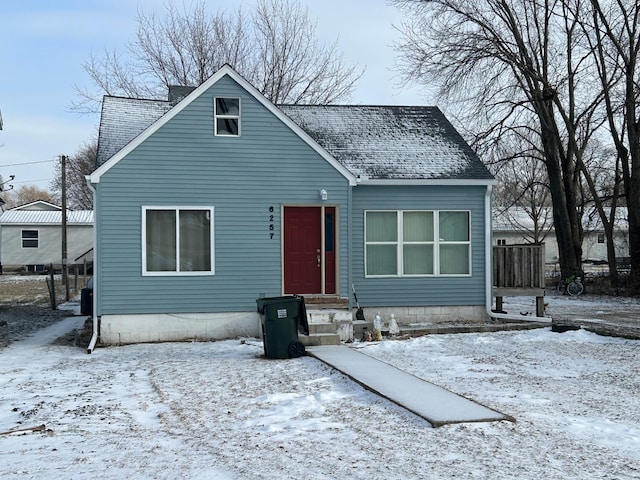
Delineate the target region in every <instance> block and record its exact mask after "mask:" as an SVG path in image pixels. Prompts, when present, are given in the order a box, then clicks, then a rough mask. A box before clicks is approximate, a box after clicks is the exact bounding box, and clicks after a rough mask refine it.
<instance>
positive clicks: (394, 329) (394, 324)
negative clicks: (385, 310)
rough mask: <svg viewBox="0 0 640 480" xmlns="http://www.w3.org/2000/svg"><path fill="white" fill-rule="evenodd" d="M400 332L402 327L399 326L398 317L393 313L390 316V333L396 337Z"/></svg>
mask: <svg viewBox="0 0 640 480" xmlns="http://www.w3.org/2000/svg"><path fill="white" fill-rule="evenodd" d="M399 333H400V328H399V327H398V322H396V317H395V316H394V315H393V313H392V314H391V318H389V335H391V336H392V337H395V336H396V335H398V334H399Z"/></svg>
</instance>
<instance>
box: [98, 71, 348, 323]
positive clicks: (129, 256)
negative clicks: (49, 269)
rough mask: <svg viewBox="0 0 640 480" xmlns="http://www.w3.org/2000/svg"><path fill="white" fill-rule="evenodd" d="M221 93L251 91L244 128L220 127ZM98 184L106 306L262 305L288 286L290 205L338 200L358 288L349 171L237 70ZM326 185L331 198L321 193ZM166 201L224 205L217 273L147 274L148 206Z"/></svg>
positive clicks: (109, 309) (108, 309)
mask: <svg viewBox="0 0 640 480" xmlns="http://www.w3.org/2000/svg"><path fill="white" fill-rule="evenodd" d="M217 95H223V96H231V97H241V101H242V112H241V122H242V125H241V134H242V135H241V137H239V138H229V137H215V136H214V135H213V98H214V96H217ZM97 187H98V188H97V208H96V225H97V226H98V229H99V230H98V231H99V238H98V239H97V242H98V245H97V247H98V255H99V267H98V272H97V275H98V289H99V295H98V297H97V298H98V305H97V313H98V315H104V314H136V313H161V312H163V313H173V312H184V313H188V312H229V311H234V312H237V311H255V307H256V304H255V299H256V298H257V297H258V296H259V295H260V294H264V295H266V296H277V295H281V294H282V290H281V285H282V262H281V258H282V255H281V238H280V232H281V218H280V216H281V207H282V206H283V205H320V204H325V205H327V206H336V207H337V208H338V212H339V228H340V230H339V232H340V238H341V239H342V241H341V242H340V245H339V254H340V257H339V258H340V265H339V271H340V284H339V289H340V293H341V294H343V295H344V296H348V290H349V284H348V263H347V262H348V255H347V253H348V248H347V241H346V238H347V233H346V232H347V227H348V196H349V188H350V187H349V186H348V181H347V179H346V178H345V177H344V176H342V175H341V174H340V173H339V172H337V171H336V170H335V169H334V168H333V167H332V166H331V165H330V164H329V163H328V162H327V161H325V160H324V159H323V158H322V157H320V155H319V154H318V153H317V152H315V151H314V150H313V149H312V148H310V147H309V146H308V145H307V144H306V143H305V142H303V141H302V140H301V139H300V138H299V137H298V136H297V135H295V134H294V133H293V132H292V131H291V130H290V129H289V128H288V127H286V126H285V125H284V124H283V123H282V122H281V121H280V120H278V119H277V117H275V116H274V115H273V114H272V113H271V112H269V111H268V110H267V109H266V108H265V107H264V106H263V105H261V104H260V103H259V102H257V101H256V100H255V99H254V98H253V97H252V96H251V95H249V94H247V93H246V92H245V91H244V89H242V88H241V87H240V86H238V85H237V84H236V83H235V82H234V81H233V80H231V79H230V78H229V77H224V78H222V79H221V80H220V81H219V82H217V83H216V84H215V85H214V86H212V87H211V89H210V90H209V91H207V92H206V93H204V94H202V95H201V96H199V97H198V98H197V99H196V100H194V101H193V102H192V103H191V104H190V105H189V106H187V107H186V108H185V109H184V110H182V111H181V112H180V113H179V114H178V115H176V116H175V117H174V118H173V119H171V120H170V121H169V122H168V123H167V124H166V125H164V126H163V127H162V128H160V129H159V130H158V131H157V132H155V133H154V134H153V135H152V136H151V137H149V138H148V139H147V140H146V141H145V142H143V143H142V144H141V145H140V146H138V147H137V148H135V149H134V150H133V151H132V152H131V153H130V154H129V155H128V156H127V157H125V158H123V159H122V160H121V161H120V162H119V163H117V164H116V165H114V166H113V167H112V168H111V169H109V170H108V171H107V172H106V173H104V175H103V176H102V177H101V180H100V183H99V184H98V186H97ZM322 188H324V189H325V190H327V191H328V193H329V199H328V201H326V202H320V200H319V197H318V191H319V190H320V189H322ZM160 205H163V206H164V205H166V206H177V207H179V206H213V207H215V218H214V221H215V275H213V276H169V277H156V276H153V277H150V276H143V275H142V250H141V248H142V245H141V221H142V207H143V206H160ZM270 206H273V207H274V212H273V215H274V222H273V223H274V230H273V232H274V236H273V239H271V238H270V233H271V232H270V230H269V225H270V223H271V222H270V219H269V215H270V212H269V207H270Z"/></svg>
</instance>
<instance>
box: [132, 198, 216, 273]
mask: <svg viewBox="0 0 640 480" xmlns="http://www.w3.org/2000/svg"><path fill="white" fill-rule="evenodd" d="M147 210H171V211H174V212H176V217H177V218H178V219H179V218H180V216H179V215H177V213H178V212H180V211H181V210H208V211H209V215H210V218H211V221H210V222H209V227H210V228H211V231H210V235H211V252H210V255H211V270H210V271H197V272H193V271H188V272H181V271H179V270H176V271H172V272H170V271H166V272H155V271H154V272H149V271H147ZM214 211H215V207H211V206H193V205H188V206H167V205H161V206H143V207H142V275H143V276H145V277H147V276H148V277H185V276H188V277H193V276H203V275H215V251H216V248H215V237H214V231H215V228H214V224H215V221H214V219H215V216H214ZM179 268H180V222H179V221H176V269H179Z"/></svg>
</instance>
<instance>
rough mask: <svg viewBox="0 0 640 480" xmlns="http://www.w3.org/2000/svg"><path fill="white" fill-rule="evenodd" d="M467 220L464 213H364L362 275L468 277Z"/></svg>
mask: <svg viewBox="0 0 640 480" xmlns="http://www.w3.org/2000/svg"><path fill="white" fill-rule="evenodd" d="M470 220H471V214H470V212H468V211H444V210H440V211H438V210H369V211H365V275H366V276H367V277H384V276H427V275H447V276H450V275H463V276H468V275H470V274H471V233H470V232H471V227H470V225H471V224H470Z"/></svg>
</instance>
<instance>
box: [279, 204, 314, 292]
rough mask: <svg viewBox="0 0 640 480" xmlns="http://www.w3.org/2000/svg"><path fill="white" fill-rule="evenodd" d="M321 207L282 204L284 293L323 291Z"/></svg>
mask: <svg viewBox="0 0 640 480" xmlns="http://www.w3.org/2000/svg"><path fill="white" fill-rule="evenodd" d="M321 215H322V207H285V208H284V293H289V294H291V293H297V294H320V293H322V264H321V260H322V217H321Z"/></svg>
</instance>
